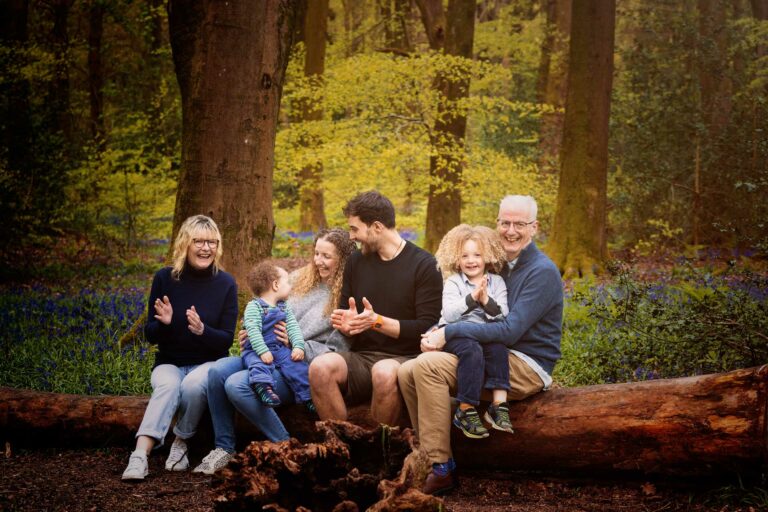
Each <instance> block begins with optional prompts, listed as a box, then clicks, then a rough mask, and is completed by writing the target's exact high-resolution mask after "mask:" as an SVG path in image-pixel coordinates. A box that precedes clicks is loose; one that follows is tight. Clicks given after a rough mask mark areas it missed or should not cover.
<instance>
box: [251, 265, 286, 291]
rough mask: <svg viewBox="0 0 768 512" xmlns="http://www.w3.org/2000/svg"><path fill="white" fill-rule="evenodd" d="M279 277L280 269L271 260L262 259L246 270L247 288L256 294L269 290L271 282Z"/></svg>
mask: <svg viewBox="0 0 768 512" xmlns="http://www.w3.org/2000/svg"><path fill="white" fill-rule="evenodd" d="M278 279H280V271H279V270H278V267H277V265H275V263H274V262H273V261H272V260H264V261H261V262H259V263H257V264H256V265H254V267H253V268H252V269H251V270H250V272H248V278H247V281H248V288H250V289H251V293H253V294H254V295H256V296H259V295H261V294H262V293H264V292H266V291H267V290H269V287H270V286H272V283H273V282H275V281H277V280H278Z"/></svg>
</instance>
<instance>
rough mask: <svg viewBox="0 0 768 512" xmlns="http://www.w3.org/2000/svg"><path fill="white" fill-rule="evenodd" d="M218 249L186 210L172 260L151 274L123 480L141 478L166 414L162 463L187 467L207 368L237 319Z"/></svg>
mask: <svg viewBox="0 0 768 512" xmlns="http://www.w3.org/2000/svg"><path fill="white" fill-rule="evenodd" d="M222 254H223V252H222V244H221V233H220V232H219V228H218V227H217V226H216V223H215V222H214V221H213V219H211V218H209V217H206V216H205V215H194V216H192V217H189V218H188V219H187V220H185V221H184V223H183V224H182V225H181V227H180V228H179V233H178V235H177V236H176V240H175V242H174V246H173V264H172V266H170V267H165V268H163V269H161V270H160V271H158V272H157V273H156V274H155V278H154V280H153V281H152V290H151V291H150V294H149V303H148V310H149V312H148V315H147V324H146V326H145V327H144V334H145V336H146V338H147V341H149V342H150V343H152V344H155V345H157V353H156V356H155V366H154V368H153V369H152V397H151V398H150V399H149V404H147V409H146V411H145V412H144V419H143V420H142V422H141V426H140V427H139V430H138V432H137V433H136V449H135V450H134V452H133V453H131V457H130V459H129V461H128V467H127V468H126V469H125V471H124V472H123V480H143V479H144V477H145V476H147V474H148V464H147V456H148V455H149V452H150V451H151V450H152V449H153V448H159V447H160V446H162V445H163V441H164V439H165V436H166V434H167V433H168V429H169V428H170V425H171V421H172V420H173V417H174V415H176V425H175V427H174V429H173V432H174V434H175V435H176V439H175V440H174V442H173V444H172V445H171V450H170V453H169V455H168V459H167V460H166V463H165V469H167V470H169V471H185V470H186V469H188V468H189V459H188V458H187V444H186V440H187V439H189V438H191V437H192V436H193V435H194V434H195V432H196V430H197V424H198V422H199V421H200V418H201V416H202V415H203V413H204V412H205V409H206V407H207V400H206V396H207V384H208V368H209V367H210V366H211V364H212V363H213V361H216V360H217V359H219V358H221V357H224V356H226V355H227V352H228V350H229V347H230V346H231V345H232V339H233V337H234V331H235V323H236V321H237V286H236V284H235V280H234V278H233V277H232V276H231V275H230V274H228V273H226V272H224V271H223V270H222V268H221V258H222Z"/></svg>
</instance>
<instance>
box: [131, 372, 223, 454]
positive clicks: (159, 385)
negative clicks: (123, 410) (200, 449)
mask: <svg viewBox="0 0 768 512" xmlns="http://www.w3.org/2000/svg"><path fill="white" fill-rule="evenodd" d="M212 365H213V362H209V363H203V364H200V365H190V366H176V365H173V364H161V365H158V366H156V367H155V369H154V370H152V380H151V382H152V397H151V398H150V399H149V404H147V410H146V411H144V419H143V420H141V426H140V427H139V431H138V432H137V433H136V437H139V436H149V437H152V438H154V439H155V440H156V441H157V445H156V446H155V448H160V447H161V446H162V445H163V441H164V440H165V435H166V434H167V433H168V429H169V428H170V426H171V420H173V415H174V414H176V412H177V410H178V415H177V418H176V426H174V427H173V433H174V434H176V435H177V436H178V437H180V438H182V439H189V438H190V437H192V436H194V435H195V432H196V431H197V424H198V423H200V418H201V417H202V415H203V413H204V412H205V408H206V406H207V401H208V400H207V396H208V393H207V391H208V369H209V368H210V367H211V366H212Z"/></svg>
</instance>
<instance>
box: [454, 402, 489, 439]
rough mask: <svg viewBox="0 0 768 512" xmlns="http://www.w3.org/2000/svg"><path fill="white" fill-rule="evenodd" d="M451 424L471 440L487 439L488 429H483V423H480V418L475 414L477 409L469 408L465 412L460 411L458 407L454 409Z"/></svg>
mask: <svg viewBox="0 0 768 512" xmlns="http://www.w3.org/2000/svg"><path fill="white" fill-rule="evenodd" d="M453 424H454V425H455V426H456V428H458V429H459V430H461V431H462V432H463V433H464V435H465V436H467V437H471V438H472V439H482V438H484V437H488V435H489V434H488V429H487V428H485V425H483V422H482V421H480V416H479V415H478V414H477V409H475V408H474V407H470V408H468V409H465V410H463V411H462V410H461V408H460V407H457V408H456V413H455V414H454V415H453Z"/></svg>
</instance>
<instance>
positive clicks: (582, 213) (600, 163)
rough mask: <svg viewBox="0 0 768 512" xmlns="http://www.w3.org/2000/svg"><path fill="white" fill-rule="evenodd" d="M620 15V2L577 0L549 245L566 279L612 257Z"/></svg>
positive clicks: (594, 270)
mask: <svg viewBox="0 0 768 512" xmlns="http://www.w3.org/2000/svg"><path fill="white" fill-rule="evenodd" d="M615 17H616V2H615V0H600V1H595V2H574V3H573V13H572V25H571V41H570V52H569V57H568V94H567V98H566V107H565V125H564V128H563V146H562V149H561V152H560V184H559V187H558V191H557V207H556V211H555V221H554V226H553V229H552V241H551V242H550V244H549V246H548V252H549V253H550V256H551V257H552V259H553V260H554V262H555V263H556V264H557V266H558V267H559V268H560V270H561V271H562V272H563V273H564V275H565V277H566V278H569V277H574V276H586V275H593V274H595V273H597V272H599V271H600V270H601V268H602V261H603V260H604V259H605V255H606V240H605V228H606V203H607V198H606V189H607V176H608V119H609V116H610V107H611V86H612V82H613V42H614V24H615Z"/></svg>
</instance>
